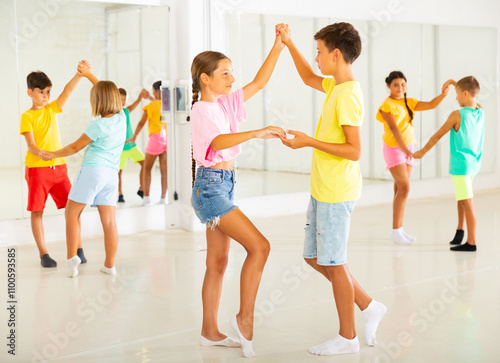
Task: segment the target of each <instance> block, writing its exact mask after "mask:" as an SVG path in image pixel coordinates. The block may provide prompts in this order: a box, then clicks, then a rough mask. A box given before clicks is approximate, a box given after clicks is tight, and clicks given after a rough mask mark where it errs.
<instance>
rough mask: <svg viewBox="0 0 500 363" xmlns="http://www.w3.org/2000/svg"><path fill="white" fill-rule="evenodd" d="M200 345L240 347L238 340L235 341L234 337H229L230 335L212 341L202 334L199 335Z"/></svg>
mask: <svg viewBox="0 0 500 363" xmlns="http://www.w3.org/2000/svg"><path fill="white" fill-rule="evenodd" d="M200 345H201V346H203V347H211V346H214V345H220V346H223V347H229V348H237V347H241V344H240V342H239V341H237V340H236V339H233V338H231V337H226V339H222V340H219V341H213V340H208V339H207V338H205V337H204V336H203V335H200Z"/></svg>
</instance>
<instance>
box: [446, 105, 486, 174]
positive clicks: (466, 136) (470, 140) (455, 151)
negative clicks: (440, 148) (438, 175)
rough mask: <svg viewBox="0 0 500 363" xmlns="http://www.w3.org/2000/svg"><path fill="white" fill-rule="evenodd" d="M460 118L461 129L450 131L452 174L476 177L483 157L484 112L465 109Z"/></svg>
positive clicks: (478, 109)
mask: <svg viewBox="0 0 500 363" xmlns="http://www.w3.org/2000/svg"><path fill="white" fill-rule="evenodd" d="M460 118H461V121H460V129H459V130H458V131H455V129H454V128H452V129H451V130H450V174H451V175H476V174H477V173H478V172H479V169H480V168H481V157H482V156H483V139H484V111H483V109H482V108H480V107H479V106H478V107H477V108H476V109H473V108H470V107H464V108H462V109H460Z"/></svg>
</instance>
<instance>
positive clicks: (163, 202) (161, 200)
mask: <svg viewBox="0 0 500 363" xmlns="http://www.w3.org/2000/svg"><path fill="white" fill-rule="evenodd" d="M158 204H167V201H166V200H165V198H160V201H159V202H158Z"/></svg>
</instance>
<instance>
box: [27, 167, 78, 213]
mask: <svg viewBox="0 0 500 363" xmlns="http://www.w3.org/2000/svg"><path fill="white" fill-rule="evenodd" d="M24 176H25V178H26V181H27V182H28V211H30V212H40V211H43V210H44V209H45V202H46V201H47V198H48V196H49V194H50V195H51V196H52V199H53V200H54V203H55V204H56V206H57V209H61V208H64V207H66V203H67V202H68V194H69V191H70V189H71V182H70V181H69V178H68V168H67V167H66V164H63V165H57V166H45V167H41V168H28V167H26V170H25V174H24Z"/></svg>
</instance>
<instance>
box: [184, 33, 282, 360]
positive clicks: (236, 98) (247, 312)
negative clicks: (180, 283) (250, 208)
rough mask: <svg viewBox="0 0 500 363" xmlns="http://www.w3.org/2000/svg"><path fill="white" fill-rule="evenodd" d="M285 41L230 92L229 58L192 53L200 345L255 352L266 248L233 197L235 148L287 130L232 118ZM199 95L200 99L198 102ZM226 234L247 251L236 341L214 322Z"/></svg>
mask: <svg viewBox="0 0 500 363" xmlns="http://www.w3.org/2000/svg"><path fill="white" fill-rule="evenodd" d="M283 47H284V44H283V43H282V41H281V36H280V35H279V33H277V37H276V40H275V43H274V45H273V48H272V49H271V52H270V53H269V56H268V57H267V59H266V60H265V61H264V64H263V65H262V67H261V68H260V70H259V72H258V73H257V75H256V76H255V79H254V80H253V81H252V82H250V83H249V84H247V85H246V86H244V87H243V88H241V89H238V90H236V91H235V92H233V93H231V87H232V84H233V82H234V81H235V79H234V77H233V75H232V66H231V61H230V60H229V59H228V58H227V57H226V56H225V55H223V54H221V53H218V52H212V51H207V52H203V53H200V54H198V55H197V56H196V57H195V59H194V60H193V64H192V66H191V75H192V78H193V107H192V111H191V136H192V141H193V158H194V160H195V161H196V164H197V166H198V169H197V170H196V178H195V180H194V185H193V192H192V205H193V208H194V210H195V213H196V215H197V216H198V218H199V219H200V221H201V222H202V223H206V224H207V230H206V236H207V262H206V264H207V270H206V273H205V279H204V281H203V288H202V300H203V325H202V329H201V337H200V345H203V346H208V345H222V346H226V347H238V346H240V345H241V348H242V350H243V355H244V356H245V357H253V356H255V353H254V351H253V348H252V338H253V316H254V306H255V297H256V295H257V290H258V287H259V283H260V279H261V276H262V271H263V269H264V264H265V263H266V260H267V256H268V254H269V250H270V246H269V242H268V241H267V239H266V238H265V237H264V236H263V235H262V234H261V233H260V232H259V231H258V230H257V228H256V227H255V226H254V225H253V224H252V222H250V220H249V219H248V218H247V217H246V216H245V215H244V214H243V213H242V212H241V210H240V209H239V208H238V207H237V206H236V205H234V203H233V191H234V171H233V159H234V158H235V157H236V155H238V154H239V153H240V152H241V147H240V144H241V143H243V142H245V141H248V140H250V139H253V138H261V139H267V138H279V136H282V137H286V134H285V131H284V130H283V129H281V128H279V127H275V126H268V127H266V128H263V129H260V130H254V131H247V132H238V124H239V123H240V122H242V121H244V120H245V118H246V109H245V105H244V103H243V102H244V101H246V100H248V99H249V98H250V97H252V96H253V95H254V94H256V93H257V92H258V91H259V90H260V89H262V88H263V87H264V86H265V85H266V83H267V82H268V80H269V78H270V77H271V74H272V72H273V70H274V66H275V65H276V61H277V60H278V57H279V54H280V53H281V50H282V49H283ZM200 93H201V99H200V100H198V97H199V95H200ZM231 239H234V240H235V241H237V242H238V243H240V244H241V245H242V246H243V247H244V248H245V250H246V251H247V258H246V260H245V263H244V264H243V267H242V269H241V287H240V310H239V312H238V314H237V315H236V316H235V317H234V318H233V319H232V320H231V326H232V327H233V328H234V329H235V331H236V333H237V334H238V337H239V341H238V340H235V339H233V338H230V337H228V336H226V335H224V334H222V333H221V332H220V331H219V328H218V325H217V313H218V308H219V300H220V294H221V289H222V279H223V277H224V272H225V270H226V266H227V261H228V252H229V244H230V241H231Z"/></svg>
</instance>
